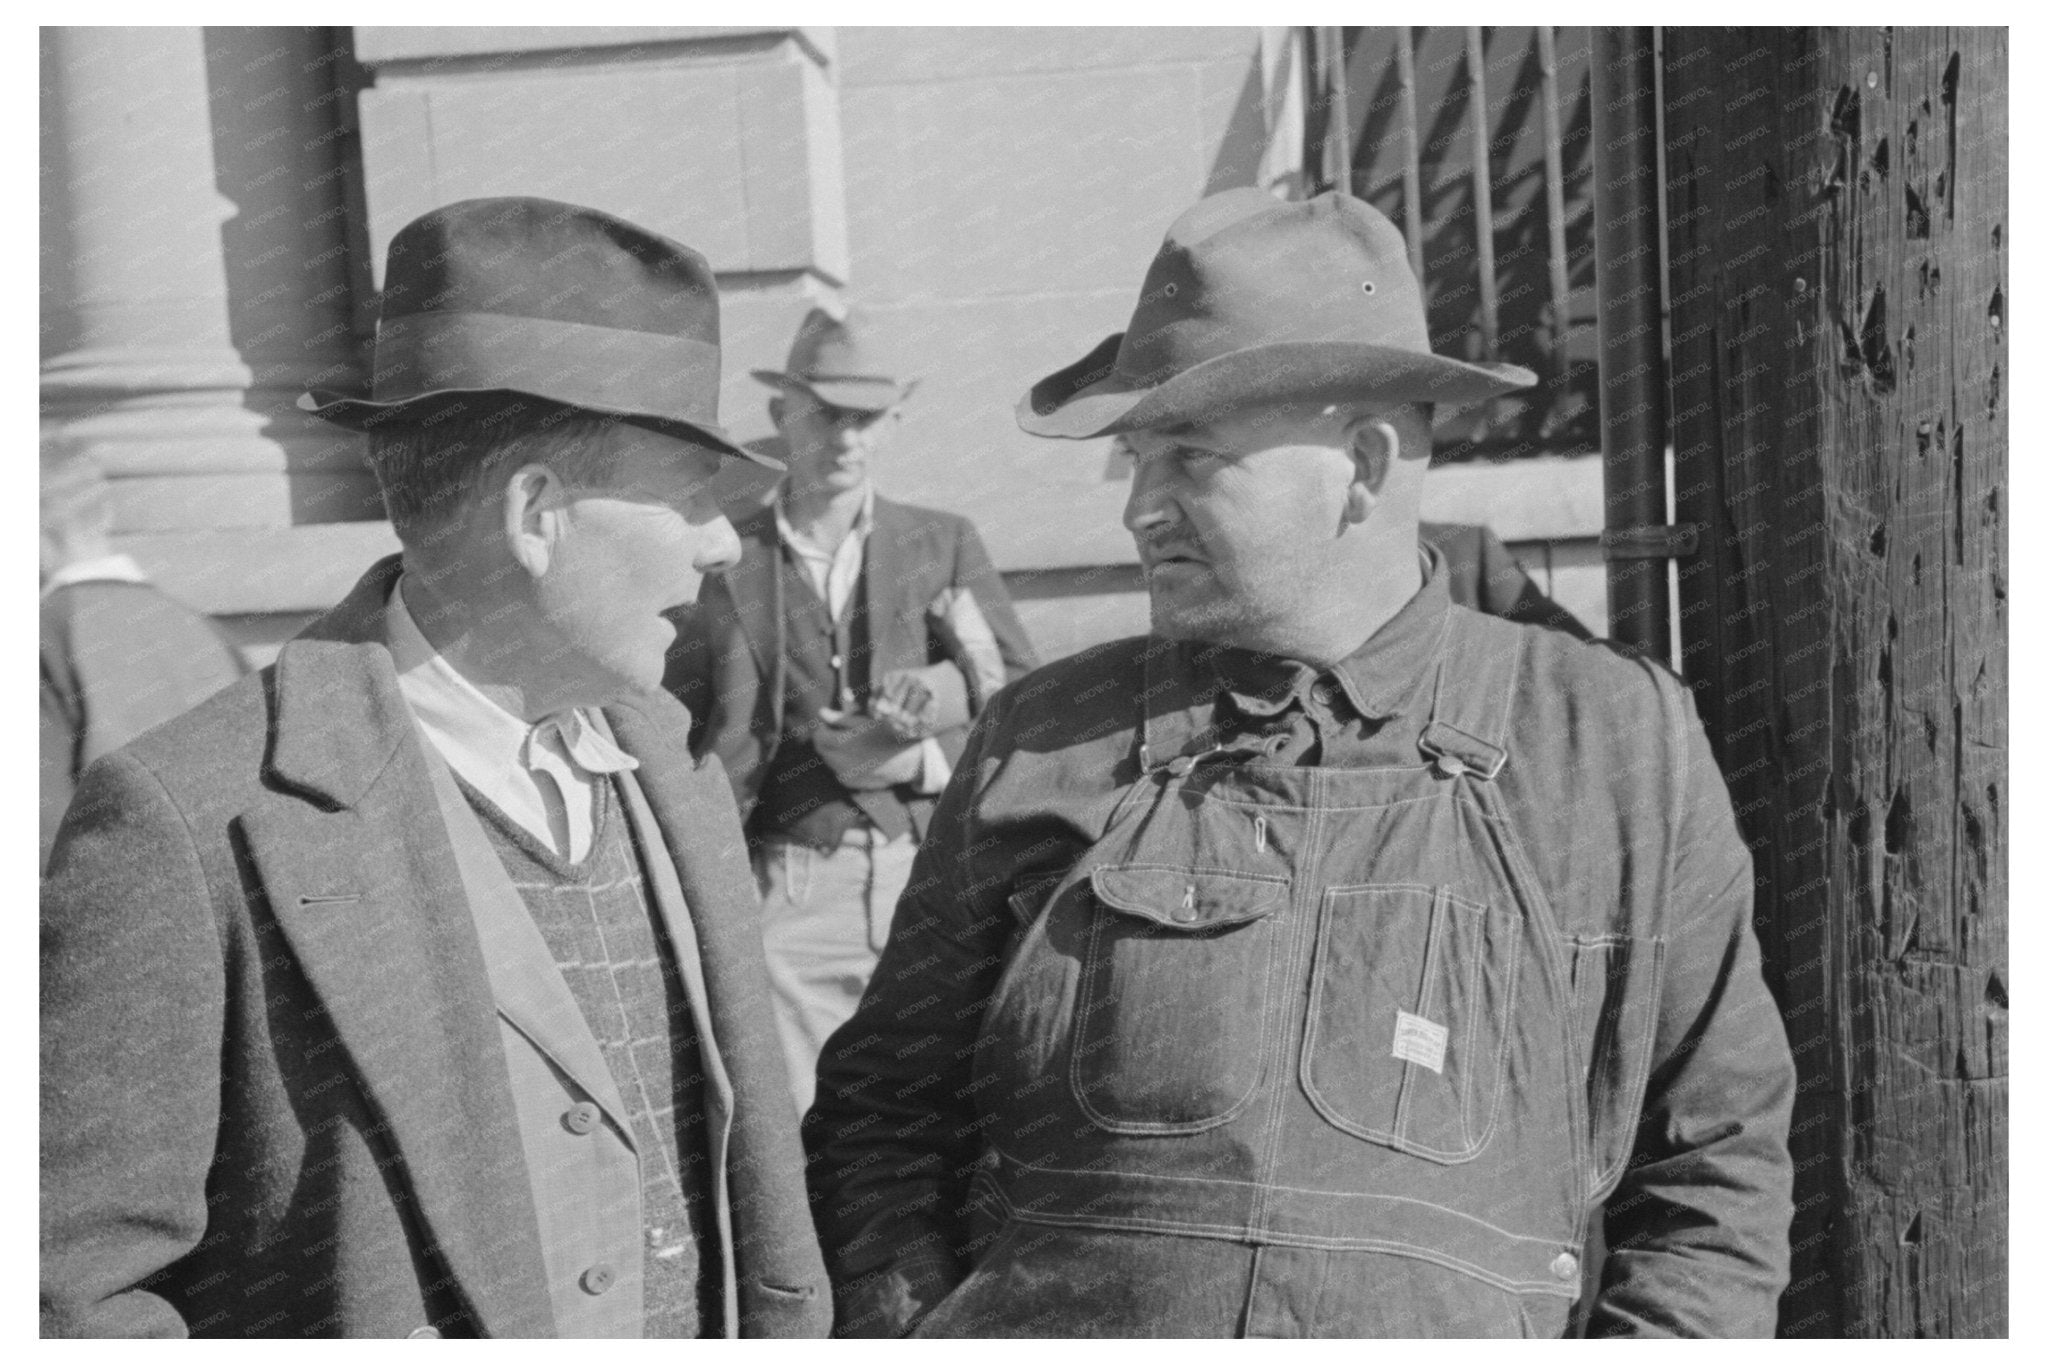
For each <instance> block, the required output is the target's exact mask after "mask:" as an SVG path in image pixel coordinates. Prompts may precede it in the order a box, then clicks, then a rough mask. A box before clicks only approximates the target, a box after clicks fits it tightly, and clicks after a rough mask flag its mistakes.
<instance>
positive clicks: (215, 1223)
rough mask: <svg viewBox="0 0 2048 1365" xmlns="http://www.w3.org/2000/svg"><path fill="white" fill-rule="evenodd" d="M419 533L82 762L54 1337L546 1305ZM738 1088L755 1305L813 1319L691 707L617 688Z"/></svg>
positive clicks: (816, 1301)
mask: <svg viewBox="0 0 2048 1365" xmlns="http://www.w3.org/2000/svg"><path fill="white" fill-rule="evenodd" d="M397 572H398V561H397V559H396V557H393V558H391V559H387V560H385V561H383V562H381V563H379V564H378V565H376V566H375V567H374V568H372V569H371V570H370V572H369V573H368V574H366V575H365V576H364V578H363V580H362V581H361V582H360V583H358V584H357V585H356V588H355V589H354V591H353V592H351V593H350V595H349V597H348V598H347V599H346V600H345V601H344V602H342V604H341V605H340V606H338V607H336V608H335V609H334V611H332V612H330V613H329V614H328V615H327V616H325V617H323V618H321V619H320V620H319V621H317V622H315V623H314V624H313V625H312V626H310V627H308V629H307V630H306V632H305V633H304V634H302V635H301V636H299V637H298V638H297V639H295V640H292V641H291V642H289V643H287V644H286V645H285V647H284V648H283V650H282V651H281V652H280V653H279V655H278V658H277V662H276V664H275V665H274V666H272V667H270V668H266V669H264V670H263V671H262V672H261V673H259V674H256V675H254V676H252V677H248V678H244V679H243V680H242V681H241V682H239V683H237V684H236V685H235V686H233V687H231V688H229V689H227V690H226V691H225V692H222V693H220V694H219V695H217V696H215V697H214V698H212V699H211V700H210V701H207V702H205V703H204V704H202V705H201V706H200V707H199V708H198V709H196V710H194V711H191V712H189V713H187V714H186V715H184V716H181V717H179V718H178V719H177V720H174V721H172V722H170V723H169V724H166V725H164V726H161V727H159V728H157V729H156V730H153V731H151V732H150V733H149V734H147V735H144V736H143V737H142V738H141V739H139V740H137V741H136V742H135V743H133V744H130V745H129V746H128V747H126V748H125V749H122V750H120V751H118V752H117V753H115V754H113V755H112V756H110V757H108V758H106V759H103V760H101V761H100V762H98V763H96V764H94V765H93V766H92V767H91V768H89V769H88V770H87V771H86V774H85V778H84V781H83V782H82V783H81V785H80V787H79V791H78V796H77V799H76V800H74V801H73V802H72V806H71V811H70V813H69V814H68V815H67V816H66V817H65V820H64V824H63V827H62V828H61V829H60V830H59V832H58V836H57V844H56V848H55V851H54V852H53V854H52V855H51V860H50V874H49V879H48V881H46V882H45V883H44V886H43V896H42V1132H41V1137H42V1267H41V1269H42V1275H41V1306H42V1331H43V1334H44V1335H46V1336H178V1335H185V1334H188V1333H189V1334H193V1335H207V1336H274V1337H302V1336H371V1337H375V1336H384V1337H391V1336H398V1337H403V1336H407V1335H415V1336H424V1335H445V1336H551V1335H553V1334H554V1331H555V1321H554V1315H553V1313H552V1311H551V1309H550V1304H549V1292H548V1284H547V1280H546V1269H545V1265H544V1262H543V1258H542V1251H541V1243H540V1236H541V1233H540V1229H539V1226H538V1221H537V1217H536V1214H535V1210H534V1202H533V1201H534V1194H533V1186H532V1182H531V1181H530V1179H529V1177H528V1173H527V1169H526V1158H525V1155H524V1152H523V1150H522V1147H521V1143H520V1136H519V1130H518V1127H517V1123H516V1113H515V1102H514V1096H513V1091H512V1082H511V1080H510V1077H509V1075H508V1071H507V1063H506V1052H505V1048H504V1046H503V1043H502V1042H501V1040H500V1034H499V1030H500V1024H499V1014H498V1010H497V1006H496V1004H495V1003H494V997H493V993H492V985H491V981H490V979H489V978H488V975H487V969H486V965H485V958H484V953H483V949H482V947H481V941H480V939H479V937H478V935H477V931H476V925H475V922H474V919H473V916H472V914H471V910H470V907H469V903H468V900H467V897H466V895H465V892H464V884H463V880H462V877H461V874H460V872H459V870H458V866H457V861H456V855H455V852H454V849H453V846H452V845H451V843H450V839H449V836H448V833H447V829H446V826H445V825H444V823H443V822H442V819H441V817H440V814H439V809H438V803H437V801H436V797H435V792H434V784H433V776H432V769H431V768H430V767H429V765H428V757H427V754H426V751H425V748H424V741H423V740H422V738H421V735H420V732H419V729H418V727H417V725H416V724H415V723H414V721H413V718H412V714H411V711H410V710H409V708H408V707H407V706H406V703H405V699H404V697H403V695H402V694H401V693H400V691H399V688H398V675H397V673H396V672H395V671H394V670H393V667H392V663H391V652H390V650H389V648H388V647H387V646H386V645H385V644H384V642H383V635H382V620H383V611H384V604H385V601H386V599H387V598H388V597H389V595H390V591H391V584H392V582H393V580H394V578H395V577H396V575H397ZM604 715H605V719H606V720H607V722H608V723H609V724H610V726H611V729H612V732H613V734H614V735H615V736H616V738H617V739H618V742H619V744H620V746H621V747H622V748H624V749H625V750H626V751H627V752H628V753H630V754H632V755H633V756H635V757H636V758H638V759H639V760H640V767H639V770H638V772H637V773H636V776H637V778H638V780H639V786H640V790H641V792H642V794H644V796H645V798H646V801H647V804H648V806H649V807H650V808H651V811H652V814H653V817H654V822H655V824H656V825H657V826H658V827H659V828H660V831H661V833H662V835H663V837H664V840H665V842H666V843H667V845H668V849H669V852H670V854H671V857H672V860H673V863H674V867H675V871H676V875H677V878H678V880H679V882H680V889H681V892H682V896H683V899H684V900H685V901H686V902H687V904H688V906H689V910H690V918H691V920H692V922H693V927H694V930H695V934H696V938H697V948H698V952H699V955H700V957H701V959H702V963H703V976H704V982H705V997H706V1000H707V1002H708V1018H709V1023H710V1028H711V1030H712V1033H713V1035H714V1036H715V1038H716V1040H717V1044H718V1050H719V1056H720V1057H721V1058H722V1060H723V1062H724V1065H725V1067H726V1070H727V1072H728V1074H729V1076H730V1080H731V1087H732V1117H731V1130H730V1131H731V1136H730V1145H729V1147H728V1158H727V1160H728V1179H729V1186H730V1190H731V1208H732V1229H733V1241H734V1245H735V1251H736V1265H737V1275H736V1279H737V1282H738V1283H737V1290H738V1300H739V1314H738V1317H739V1323H738V1326H739V1331H740V1334H741V1335H746V1336H818V1335H822V1334H823V1333H824V1331H825V1330H826V1329H827V1327H828V1326H829V1323H830V1305H829V1303H828V1300H827V1295H826V1292H825V1286H824V1270H823V1266H822V1265H821V1264H820V1262H819V1257H818V1245H817V1239H816V1234H815V1233H814V1232H813V1230H812V1226H811V1218H810V1212H809V1209H808V1207H807V1205H806V1203H805V1198H804V1188H803V1174H802V1164H801V1161H802V1159H801V1153H800V1150H799V1148H798V1144H797V1140H796V1134H795V1132H794V1128H795V1123H796V1115H795V1112H794V1110H793V1109H792V1108H791V1105H790V1099H789V1083H788V1080H787V1078H786V1076H785V1074H784V1069H783V1063H782V1054H781V1050H780V1048H779V1046H778V1045H777V1043H776V1041H775V1035H774V1025H773V1023H772V1022H771V1019H770V1014H769V1001H768V985H767V974H766V969H765V967H764V965H763V960H762V953H761V928H760V917H759V911H758V906H757V899H756V894H755V891H754V886H753V880H752V877H751V875H750V873H749V871H748V867H747V858H746V850H745V847H744V844H743V841H742V838H741V835H740V831H739V825H738V822H737V820H735V819H734V816H733V810H732V802H731V799H730V789H729V788H728V786H727V784H726V781H725V775H724V773H723V772H722V771H721V770H720V768H719V766H718V765H717V764H716V763H715V762H705V763H702V764H699V763H696V762H694V761H693V760H692V759H691V758H690V756H689V754H688V753H687V752H686V750H685V749H684V747H683V745H682V742H681V737H682V735H684V734H685V733H686V732H687V730H688V727H689V716H688V715H687V714H686V713H685V712H684V711H683V710H682V709H681V708H680V707H679V706H677V705H676V704H675V701H674V700H673V699H672V698H670V697H668V696H666V695H664V694H661V693H652V694H648V695H646V696H643V697H637V698H632V699H629V700H625V701H621V702H618V703H615V704H613V705H611V706H608V707H606V708H605V709H604Z"/></svg>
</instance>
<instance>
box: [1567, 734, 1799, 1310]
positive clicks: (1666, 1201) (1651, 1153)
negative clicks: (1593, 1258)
mask: <svg viewBox="0 0 2048 1365" xmlns="http://www.w3.org/2000/svg"><path fill="white" fill-rule="evenodd" d="M1680 709H1681V711H1682V714H1681V715H1680V717H1679V720H1678V724H1679V725H1680V726H1681V727H1682V735H1683V737H1682V740H1681V743H1683V745H1684V748H1683V749H1682V750H1681V752H1684V753H1685V754H1686V755H1687V757H1686V779H1685V782H1684V784H1683V795H1682V797H1681V800H1682V802H1683V807H1682V812H1681V815H1680V818H1679V820H1678V821H1677V822H1676V826H1675V829H1674V847H1673V854H1672V862H1671V873H1670V876H1669V878H1668V881H1667V896H1668V897H1669V903H1668V910H1667V913H1666V915H1665V917H1664V923H1665V925H1666V926H1667V935H1668V937H1667V941H1666V944H1665V952H1664V962H1665V964H1666V965H1665V970H1666V978H1667V979H1666V982H1665V989H1664V994H1663V1000H1662V1006H1661V1010H1660V1013H1659V1017H1658V1019H1657V1021H1656V1042H1655V1051H1654V1055H1653V1057H1652V1060H1651V1067H1652V1070H1651V1072H1650V1076H1649V1082H1648V1087H1647V1091H1646V1094H1645V1098H1644V1103H1643V1111H1642V1120H1641V1124H1640V1127H1639V1128H1638V1130H1637V1136H1636V1145H1635V1151H1634V1154H1633V1155H1632V1157H1631V1159H1630V1162H1629V1166H1628V1168H1627V1170H1626V1171H1625V1172H1624V1174H1623V1175H1622V1178H1621V1181H1620V1184H1619V1186H1618V1187H1617V1188H1616V1189H1615V1191H1614V1193H1613V1194H1612V1196H1610V1198H1609V1199H1608V1201H1607V1215H1606V1232H1607V1241H1608V1254H1607V1260H1606V1264H1605V1266H1604V1268H1603V1273H1602V1286H1601V1292H1600V1296H1599V1299H1598V1301H1597V1302H1596V1304H1595V1305H1594V1309H1593V1314H1592V1317H1591V1319H1590V1322H1589V1332H1590V1333H1591V1334H1592V1335H1598V1336H1609V1335H1627V1336H1636V1335H1648V1336H1708V1337H1741V1336H1769V1335H1771V1334H1772V1331H1773V1329H1774V1327H1775V1324H1776V1320H1777V1299H1778V1295H1779V1293H1780V1292H1782V1291H1783V1289H1784V1287H1785V1284H1786V1282H1787V1280H1788V1279H1789V1275H1790V1270H1789V1264H1790V1255H1791V1252H1790V1246H1789V1234H1788V1229H1789V1225H1790V1222H1791V1216H1792V1164H1791V1158H1790V1156H1789V1154H1788V1152H1787V1149H1786V1135H1787V1130H1788V1128H1789V1126H1790V1119H1791V1110H1792V1098H1793V1094H1794V1091H1795V1089H1796V1086H1797V1076H1796V1074H1795V1072H1794V1069H1793V1063H1792V1056H1791V1052H1790V1049H1789V1048H1788V1047H1787V1045H1786V1041H1785V1030H1784V1024H1783V1022H1782V1020H1781V1019H1780V1017H1779V1013H1778V1007H1777V1004H1776V1002H1775V1001H1773V1000H1772V998H1771V995H1770V992H1769V990H1768V989H1767V988H1766V987H1765V985H1764V980H1763V975H1762V972H1761V970H1760V964H1759V959H1758V952H1757V943H1756V937H1755V934H1754V933H1753V932H1752V929H1751V925H1750V911H1751V900H1752V895H1753V883H1752V874H1751V868H1750V858H1749V850H1748V849H1747V847H1746V846H1745V845H1744V844H1743V842H1742V836H1741V834H1740V832H1739V831H1738V830H1737V828H1736V825H1735V817H1734V812H1733V811H1732V810H1731V808H1730V806H1729V801H1728V793H1727V787H1726V786H1725V784H1724V783H1723V782H1722V780H1721V775H1720V772H1719V770H1718V769H1717V768H1716V767H1715V766H1714V760H1713V755H1712V752H1711V750H1710V749H1709V748H1708V747H1707V740H1706V735H1705V733H1704V732H1703V731H1702V730H1701V728H1700V725H1699V721H1698V719H1697V717H1696V716H1695V714H1694V711H1693V708H1692V704H1691V699H1690V697H1683V699H1682V707H1681V708H1680Z"/></svg>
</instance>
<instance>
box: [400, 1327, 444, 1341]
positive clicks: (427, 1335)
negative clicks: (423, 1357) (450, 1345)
mask: <svg viewBox="0 0 2048 1365" xmlns="http://www.w3.org/2000/svg"><path fill="white" fill-rule="evenodd" d="M440 1336H441V1329H440V1328H438V1327H415V1328H413V1329H412V1330H411V1331H410V1332H407V1333H406V1334H405V1339H406V1340H407V1341H437V1340H439V1339H440Z"/></svg>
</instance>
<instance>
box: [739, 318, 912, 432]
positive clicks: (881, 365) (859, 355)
mask: <svg viewBox="0 0 2048 1365" xmlns="http://www.w3.org/2000/svg"><path fill="white" fill-rule="evenodd" d="M750 373H751V374H752V375H753V376H754V378H756V379H758V380H760V381H761V382H762V383H763V384H767V385H769V386H771V387H774V388H782V387H784V386H785V385H792V386H794V387H796V388H800V389H804V390H807V391H808V392H810V393H811V394H813V395H815V396H816V397H817V398H818V399H819V400H820V401H822V402H826V403H830V404H831V405H832V406H833V407H835V408H850V409H852V410H853V411H855V412H881V411H883V410H884V409H886V408H893V407H895V406H896V405H897V404H898V403H900V402H902V401H903V400H904V399H906V398H908V397H910V391H911V390H912V389H915V388H916V387H917V383H916V381H915V380H913V381H911V382H910V383H908V384H903V383H898V382H897V380H896V379H895V378H894V377H893V376H892V375H891V374H890V366H889V364H888V362H887V361H885V360H884V359H883V358H882V357H881V356H880V355H879V354H877V353H876V351H875V349H874V333H873V329H872V328H871V327H869V326H867V325H865V324H864V323H863V321H862V319H861V316H860V314H859V313H858V312H854V313H849V314H848V315H847V316H846V317H845V318H844V319H839V318H834V317H833V316H832V315H831V314H830V313H827V312H826V311H825V310H824V309H822V308H813V309H812V310H811V311H810V312H809V313H807V314H806V315H805V316H804V320H803V322H802V324H801V325H799V326H798V327H797V329H796V340H795V341H793V342H791V343H790V346H789V359H788V361H786V362H785V363H784V365H783V367H782V368H781V369H779V370H753V371H750Z"/></svg>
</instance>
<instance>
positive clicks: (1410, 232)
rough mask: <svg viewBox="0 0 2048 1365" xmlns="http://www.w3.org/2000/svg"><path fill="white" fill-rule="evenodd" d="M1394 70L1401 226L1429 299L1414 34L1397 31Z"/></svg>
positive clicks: (1409, 30)
mask: <svg viewBox="0 0 2048 1365" xmlns="http://www.w3.org/2000/svg"><path fill="white" fill-rule="evenodd" d="M1394 34H1395V37H1394V70H1395V72H1396V75H1397V78H1398V82H1399V86H1400V113H1401V222H1402V227H1403V229H1404V231H1405V235H1406V236H1407V238H1408V268H1409V269H1410V270H1412V271H1414V272H1415V280H1416V283H1418V284H1420V285H1422V286H1423V294H1424V296H1425V297H1427V296H1428V292H1429V290H1428V281H1427V279H1426V278H1425V277H1424V275H1423V273H1422V130H1421V128H1420V126H1419V125H1418V124H1417V122H1416V118H1415V30H1414V29H1412V28H1409V27H1408V26H1407V25H1406V24H1403V25H1402V26H1401V27H1399V28H1397V29H1395V30H1394Z"/></svg>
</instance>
